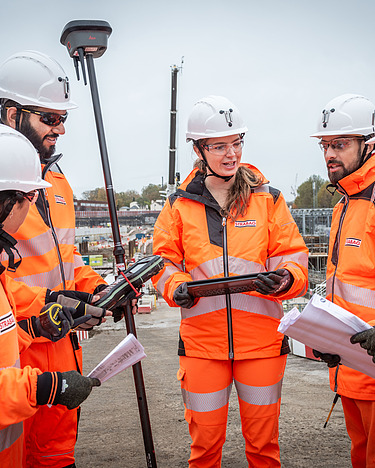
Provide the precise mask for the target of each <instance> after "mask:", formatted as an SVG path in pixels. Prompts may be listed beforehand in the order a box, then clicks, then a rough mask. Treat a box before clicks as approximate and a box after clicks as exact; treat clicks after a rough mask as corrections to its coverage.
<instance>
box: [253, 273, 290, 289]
mask: <svg viewBox="0 0 375 468" xmlns="http://www.w3.org/2000/svg"><path fill="white" fill-rule="evenodd" d="M293 281H294V278H293V276H292V275H291V274H290V273H289V271H288V270H286V269H285V268H279V269H278V270H276V271H275V273H271V274H269V275H268V276H265V275H262V273H259V275H258V276H257V279H256V280H255V281H254V284H255V285H256V291H257V292H258V293H260V294H264V295H268V294H278V293H280V292H282V291H287V290H288V289H289V288H290V287H291V286H292V284H293Z"/></svg>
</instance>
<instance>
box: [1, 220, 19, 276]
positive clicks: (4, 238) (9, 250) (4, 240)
mask: <svg viewBox="0 0 375 468" xmlns="http://www.w3.org/2000/svg"><path fill="white" fill-rule="evenodd" d="M16 244H17V241H16V239H15V238H14V237H12V236H11V235H10V234H8V233H7V232H5V231H4V230H3V225H2V224H0V252H2V251H3V250H5V253H6V254H7V255H8V259H9V260H8V267H7V270H8V271H11V272H15V271H16V270H17V268H18V267H19V265H20V263H21V261H22V258H21V255H20V253H19V252H18V250H17V249H16V247H15V245H16ZM13 251H15V252H17V255H18V257H19V260H18V261H17V262H15V261H14V252H13ZM4 271H5V266H4V265H3V264H2V263H1V262H0V274H1V273H3V272H4Z"/></svg>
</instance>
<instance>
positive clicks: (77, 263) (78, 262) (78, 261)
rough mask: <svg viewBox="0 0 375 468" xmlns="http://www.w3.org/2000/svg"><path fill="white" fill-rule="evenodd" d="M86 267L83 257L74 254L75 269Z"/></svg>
mask: <svg viewBox="0 0 375 468" xmlns="http://www.w3.org/2000/svg"><path fill="white" fill-rule="evenodd" d="M82 266H85V264H84V263H83V260H82V257H81V256H80V255H76V254H74V268H79V267H82Z"/></svg>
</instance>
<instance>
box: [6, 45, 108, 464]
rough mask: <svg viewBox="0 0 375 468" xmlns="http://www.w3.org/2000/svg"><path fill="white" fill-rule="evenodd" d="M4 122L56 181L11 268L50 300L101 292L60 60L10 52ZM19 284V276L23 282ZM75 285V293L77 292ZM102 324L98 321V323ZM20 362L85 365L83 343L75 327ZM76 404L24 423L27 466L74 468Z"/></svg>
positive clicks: (31, 218)
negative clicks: (85, 242)
mask: <svg viewBox="0 0 375 468" xmlns="http://www.w3.org/2000/svg"><path fill="white" fill-rule="evenodd" d="M0 99H1V101H0V102H1V121H2V123H4V124H6V125H8V126H10V127H12V128H14V129H16V130H19V131H20V132H21V133H23V134H24V135H25V136H26V137H27V138H28V139H29V140H30V141H31V142H32V144H33V145H34V147H35V148H36V150H37V151H38V153H39V157H40V160H41V163H42V177H43V178H44V179H45V180H46V181H47V182H49V183H50V184H51V185H52V187H50V188H48V189H46V191H45V192H44V191H40V193H39V197H38V200H37V202H36V204H35V205H34V206H32V207H31V208H30V211H29V213H28V215H27V218H26V220H25V222H24V224H23V225H22V227H21V228H20V230H19V231H18V233H17V235H15V237H16V238H17V240H18V244H17V247H18V250H19V252H20V254H21V256H22V258H23V261H22V264H21V266H20V267H19V268H18V269H17V271H15V272H13V273H9V272H8V273H9V274H10V275H11V276H12V277H13V278H14V279H16V280H17V281H19V282H23V283H26V285H28V286H43V287H47V288H49V289H48V290H47V296H48V298H46V302H50V301H51V300H52V301H53V300H56V297H55V296H56V294H57V293H56V292H55V291H58V290H71V291H85V292H87V293H96V292H98V291H99V290H100V289H101V288H102V287H103V284H105V282H104V280H103V279H102V278H101V277H100V276H99V275H98V274H97V273H96V272H95V271H94V270H92V269H91V268H90V267H89V266H85V265H84V263H83V261H82V258H81V256H80V254H79V253H78V252H77V251H76V248H75V247H74V241H75V214H74V203H73V192H72V189H71V187H70V186H69V184H68V182H67V180H66V178H65V176H64V175H63V173H62V171H61V169H60V167H59V165H58V164H57V162H58V161H59V160H60V158H61V156H62V155H61V154H60V155H56V156H55V155H54V152H55V145H56V142H57V139H58V138H59V136H60V135H63V134H64V133H65V129H64V122H65V121H66V119H67V117H68V112H67V111H68V110H70V109H73V108H75V107H77V106H76V105H75V103H74V102H72V101H71V100H70V90H69V80H68V77H67V76H66V74H65V72H64V70H63V69H62V68H61V66H60V65H59V64H58V63H57V62H56V61H55V60H53V59H52V58H50V57H48V56H46V55H44V54H41V53H39V52H33V51H27V52H23V53H18V54H15V55H12V56H11V57H10V58H8V59H7V60H6V61H5V62H3V63H2V64H1V65H0ZM17 284H20V283H17ZM71 291H69V293H70V292H71ZM99 323H100V322H99ZM21 365H22V367H24V366H26V365H30V366H31V367H35V368H39V369H40V370H41V371H43V372H44V371H48V370H51V369H53V370H55V371H60V372H64V371H66V370H71V369H77V370H78V371H79V372H81V370H82V349H81V347H80V345H79V343H78V339H77V335H76V333H75V332H72V333H69V334H68V335H67V336H66V337H65V338H63V339H62V340H60V341H59V342H57V343H52V342H48V341H47V340H45V339H43V338H37V339H36V340H34V342H33V344H32V345H31V346H30V347H29V349H28V350H27V351H26V352H25V353H22V355H21ZM78 419H79V408H78V410H71V411H69V410H67V408H66V407H64V406H61V405H57V406H52V407H50V408H49V407H48V406H43V407H41V408H40V409H39V411H38V412H37V413H36V414H35V415H34V416H33V417H31V418H30V419H28V420H27V421H26V422H25V441H26V453H27V460H26V465H27V467H36V466H38V467H41V466H53V467H74V466H75V460H74V446H75V441H76V437H77V424H78Z"/></svg>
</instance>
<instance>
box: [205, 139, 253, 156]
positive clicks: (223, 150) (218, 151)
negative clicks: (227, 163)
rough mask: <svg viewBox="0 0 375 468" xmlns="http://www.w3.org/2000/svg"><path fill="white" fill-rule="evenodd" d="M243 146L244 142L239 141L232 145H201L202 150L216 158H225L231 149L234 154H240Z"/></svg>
mask: <svg viewBox="0 0 375 468" xmlns="http://www.w3.org/2000/svg"><path fill="white" fill-rule="evenodd" d="M244 144H245V142H244V140H239V141H236V142H235V143H233V144H218V145H203V148H204V149H206V150H207V151H209V152H210V153H212V154H214V155H216V156H225V155H226V154H227V153H228V151H229V150H230V149H231V148H232V149H233V151H234V153H235V154H238V153H240V152H241V151H242V148H243V145H244Z"/></svg>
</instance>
